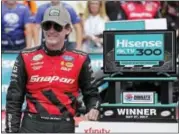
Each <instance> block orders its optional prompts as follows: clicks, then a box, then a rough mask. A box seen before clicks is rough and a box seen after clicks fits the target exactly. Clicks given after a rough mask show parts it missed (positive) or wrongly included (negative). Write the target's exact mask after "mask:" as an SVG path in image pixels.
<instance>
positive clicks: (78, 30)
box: [73, 23, 82, 50]
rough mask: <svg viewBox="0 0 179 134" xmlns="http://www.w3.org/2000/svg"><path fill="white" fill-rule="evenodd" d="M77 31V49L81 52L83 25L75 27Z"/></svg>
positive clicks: (75, 25) (79, 24)
mask: <svg viewBox="0 0 179 134" xmlns="http://www.w3.org/2000/svg"><path fill="white" fill-rule="evenodd" d="M73 26H74V28H75V31H76V49H78V50H81V48H82V26H81V23H77V24H74V25H73Z"/></svg>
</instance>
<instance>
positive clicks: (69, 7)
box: [62, 2, 75, 13]
mask: <svg viewBox="0 0 179 134" xmlns="http://www.w3.org/2000/svg"><path fill="white" fill-rule="evenodd" d="M62 4H63V6H64V7H65V8H66V9H67V10H68V11H69V13H71V12H75V10H74V8H73V7H72V6H71V5H70V4H68V3H65V2H62Z"/></svg>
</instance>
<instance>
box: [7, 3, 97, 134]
mask: <svg viewBox="0 0 179 134" xmlns="http://www.w3.org/2000/svg"><path fill="white" fill-rule="evenodd" d="M70 23H71V20H70V15H69V13H68V11H67V10H66V9H65V8H63V6H60V7H59V6H52V7H50V8H49V9H47V10H46V12H45V15H44V20H43V22H42V24H41V26H42V29H43V31H44V36H45V40H46V42H45V44H43V45H41V46H40V47H36V48H32V49H31V50H27V51H25V50H24V51H22V52H21V53H20V54H19V56H18V57H17V60H16V62H15V65H14V67H13V71H12V76H11V82H10V86H9V88H8V93H7V100H6V101H7V105H6V111H7V112H6V132H23V133H26V132H28V133H70V132H74V129H75V128H74V120H73V117H74V115H75V112H76V100H77V97H78V91H79V89H81V91H82V93H83V96H84V103H85V105H86V108H87V114H86V116H85V117H87V119H88V120H97V118H98V114H99V111H98V108H99V105H100V97H99V94H98V91H97V88H96V87H95V84H94V82H95V79H94V77H93V71H92V69H91V65H90V59H89V57H88V55H87V54H86V53H83V52H80V51H77V50H67V49H66V48H65V45H64V42H65V37H66V36H67V35H68V34H69V33H70V31H71V30H70V29H71V28H70ZM25 96H26V102H27V107H26V110H25V113H24V117H23V120H22V125H21V128H20V120H21V108H22V104H23V102H24V97H25Z"/></svg>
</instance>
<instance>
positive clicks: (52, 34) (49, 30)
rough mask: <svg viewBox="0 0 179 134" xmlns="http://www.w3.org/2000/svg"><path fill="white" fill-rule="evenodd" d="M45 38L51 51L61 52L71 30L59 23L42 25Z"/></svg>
mask: <svg viewBox="0 0 179 134" xmlns="http://www.w3.org/2000/svg"><path fill="white" fill-rule="evenodd" d="M42 29H43V31H44V36H45V40H46V46H47V48H49V49H50V50H60V49H61V48H62V47H63V45H64V41H65V37H66V35H67V34H69V32H70V30H69V29H66V28H65V27H63V26H60V25H59V24H57V23H53V22H50V21H49V22H45V23H44V24H43V25H42Z"/></svg>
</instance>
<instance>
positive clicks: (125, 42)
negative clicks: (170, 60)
mask: <svg viewBox="0 0 179 134" xmlns="http://www.w3.org/2000/svg"><path fill="white" fill-rule="evenodd" d="M161 46H162V41H129V40H125V39H123V40H116V47H117V48H125V47H137V48H140V47H161Z"/></svg>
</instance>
